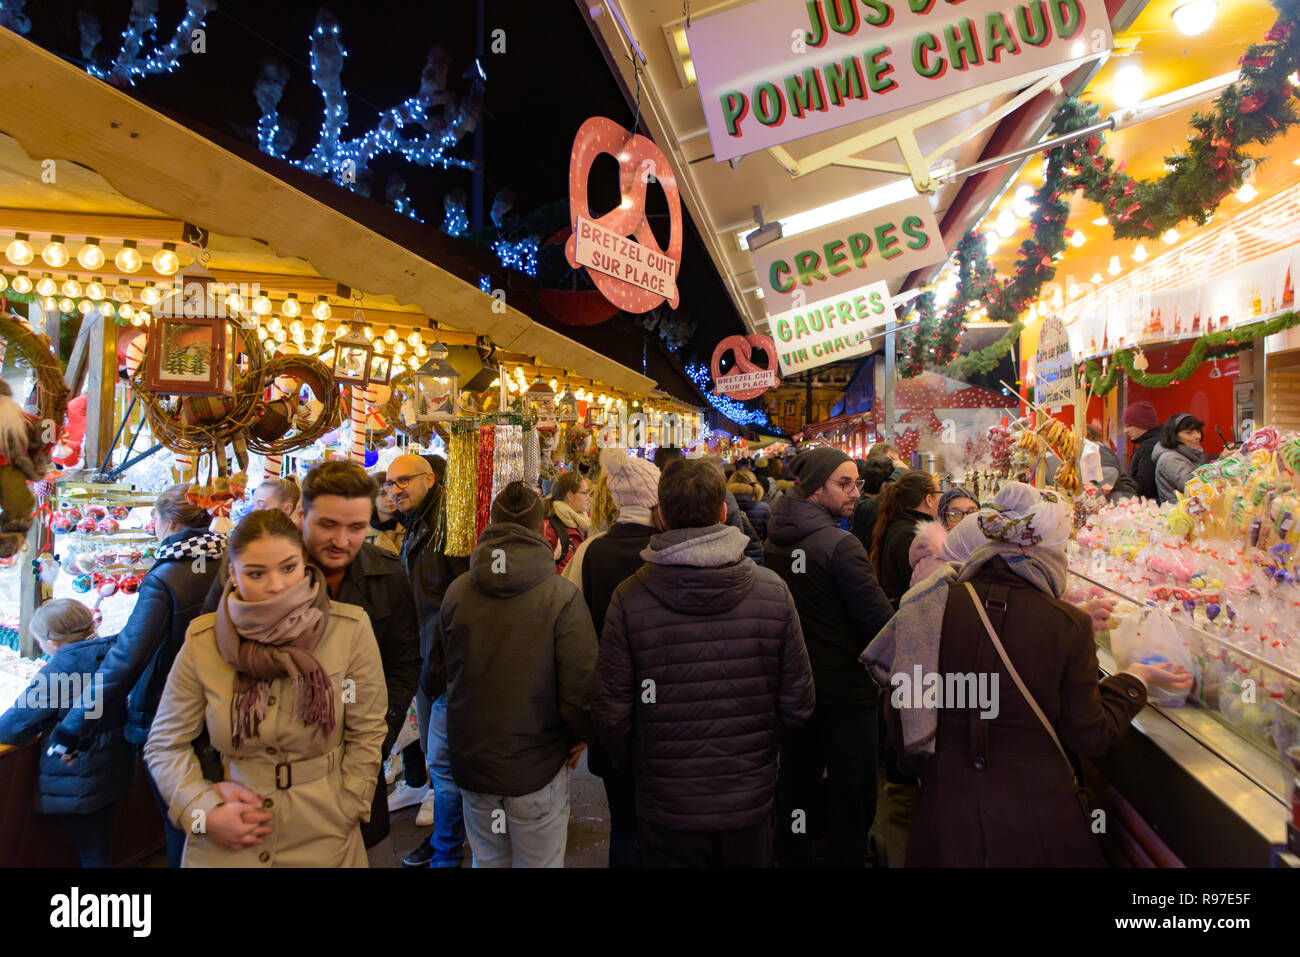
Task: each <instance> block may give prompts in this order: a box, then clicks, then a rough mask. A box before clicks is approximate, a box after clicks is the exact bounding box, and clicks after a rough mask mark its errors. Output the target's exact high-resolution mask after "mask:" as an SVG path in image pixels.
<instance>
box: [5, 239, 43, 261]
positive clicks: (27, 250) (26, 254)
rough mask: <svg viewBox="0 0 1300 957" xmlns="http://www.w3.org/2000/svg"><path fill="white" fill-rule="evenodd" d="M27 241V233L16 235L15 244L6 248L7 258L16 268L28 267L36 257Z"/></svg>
mask: <svg viewBox="0 0 1300 957" xmlns="http://www.w3.org/2000/svg"><path fill="white" fill-rule="evenodd" d="M27 239H28V236H27V234H26V233H14V238H13V242H11V243H10V244H9V245H8V246H6V247H5V258H6V259H8V260H9V261H10V262H11V263H13V264H14V265H15V266H26V265H27V264H28V263H29V262H31V261H32V260H33V259H34V258H35V256H36V254H35V253H33V252H32V244H31V243H29V242H28V241H27Z"/></svg>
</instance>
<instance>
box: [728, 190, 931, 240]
mask: <svg viewBox="0 0 1300 957" xmlns="http://www.w3.org/2000/svg"><path fill="white" fill-rule="evenodd" d="M936 175H937V174H936ZM916 195H918V193H917V192H916V187H915V186H913V185H912V181H911V180H910V179H900V180H896V181H895V182H893V183H890V184H889V185H887V186H879V187H877V188H876V189H869V190H867V191H866V192H865V193H857V194H855V195H853V196H846V197H845V198H844V199H838V200H836V201H835V202H833V203H826V204H825V205H823V206H816V207H814V208H812V209H806V210H804V211H803V212H800V213H795V214H793V215H791V216H786V217H785V218H783V219H781V220H780V226H781V238H789V237H791V236H798V235H799V234H800V233H806V232H808V231H809V230H810V229H817V228H818V227H820V226H825V225H827V224H829V223H837V222H839V221H840V220H841V219H848V218H849V217H850V216H859V215H861V214H862V213H866V212H870V211H871V210H873V209H879V208H880V207H882V206H888V205H889V204H891V203H898V202H902V201H903V200H905V199H911V198H912V197H914V196H916ZM756 214H757V211H756ZM763 225H769V226H775V225H777V224H776V223H766V224H765V223H763V221H762V220H761V219H760V220H759V226H760V228H762V226H763ZM753 232H755V230H752V229H742V230H740V231H739V232H737V233H736V245H737V246H738V248H739V249H740V250H741V251H742V252H743V251H744V250H746V249H752V248H754V247H751V246H750V245H749V244H748V243H747V242H746V239H747V238H748V237H749V236H750V235H751V234H752V233H753ZM766 241H767V242H773V241H774V240H772V239H767V240H766Z"/></svg>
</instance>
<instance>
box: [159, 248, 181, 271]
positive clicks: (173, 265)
mask: <svg viewBox="0 0 1300 957" xmlns="http://www.w3.org/2000/svg"><path fill="white" fill-rule="evenodd" d="M153 268H154V271H155V272H157V273H158V275H160V276H174V275H176V271H177V270H178V269H180V268H181V257H179V256H177V255H176V244H175V243H163V245H162V249H160V250H158V251H157V252H156V253H154V254H153Z"/></svg>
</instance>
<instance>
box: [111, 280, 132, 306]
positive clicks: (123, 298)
mask: <svg viewBox="0 0 1300 957" xmlns="http://www.w3.org/2000/svg"><path fill="white" fill-rule="evenodd" d="M113 298H114V299H116V300H117V301H118V302H130V301H131V284H130V283H129V282H127V281H126V280H125V279H119V280H118V281H117V285H116V286H114V287H113Z"/></svg>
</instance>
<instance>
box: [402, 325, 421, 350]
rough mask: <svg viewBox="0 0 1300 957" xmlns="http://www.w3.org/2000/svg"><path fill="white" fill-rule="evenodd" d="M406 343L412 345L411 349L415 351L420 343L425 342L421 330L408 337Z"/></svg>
mask: <svg viewBox="0 0 1300 957" xmlns="http://www.w3.org/2000/svg"><path fill="white" fill-rule="evenodd" d="M406 341H407V342H408V343H410V346H411V348H412V349H414V348H415V347H416V346H418V345H419V344H420V343H422V342H423V341H424V338H423V337H422V336H421V335H420V330H419V329H416V330H415V331H414V332H412V333H411V334H410V335H409V336H407V337H406Z"/></svg>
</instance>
